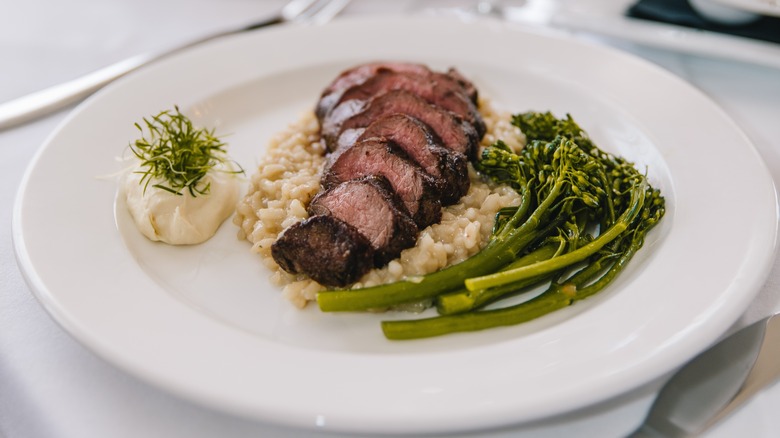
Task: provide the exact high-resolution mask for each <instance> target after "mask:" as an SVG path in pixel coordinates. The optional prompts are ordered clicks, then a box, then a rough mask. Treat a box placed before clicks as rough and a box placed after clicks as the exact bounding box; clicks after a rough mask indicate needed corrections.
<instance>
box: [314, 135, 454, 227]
mask: <svg viewBox="0 0 780 438" xmlns="http://www.w3.org/2000/svg"><path fill="white" fill-rule="evenodd" d="M369 175H381V176H383V177H385V178H387V181H388V182H389V183H390V185H391V186H392V187H393V191H395V193H397V194H398V196H399V197H400V198H401V200H402V201H403V204H404V206H405V207H406V210H407V211H408V213H409V215H410V216H411V218H412V219H413V220H414V222H415V223H416V224H417V226H418V227H419V228H420V229H422V228H425V227H427V226H428V225H431V224H434V223H436V222H439V220H441V201H440V200H439V195H438V193H437V190H436V183H435V181H434V180H433V178H432V177H431V176H430V175H428V174H426V173H425V172H423V171H422V169H421V168H420V167H419V166H417V165H416V164H415V163H413V162H411V161H409V160H408V159H406V158H404V157H403V156H402V155H401V154H399V152H398V151H397V149H395V147H394V146H393V145H392V144H391V143H390V142H388V141H386V140H383V139H366V140H362V141H360V142H357V143H355V144H354V145H352V146H351V147H348V148H345V149H342V150H339V152H338V153H334V154H331V155H330V156H329V157H328V162H327V163H326V165H325V169H324V171H323V176H322V186H323V187H324V188H325V189H326V190H327V189H329V188H331V187H334V186H335V185H337V184H340V183H342V182H344V181H349V180H352V179H357V178H362V177H365V176H369Z"/></svg>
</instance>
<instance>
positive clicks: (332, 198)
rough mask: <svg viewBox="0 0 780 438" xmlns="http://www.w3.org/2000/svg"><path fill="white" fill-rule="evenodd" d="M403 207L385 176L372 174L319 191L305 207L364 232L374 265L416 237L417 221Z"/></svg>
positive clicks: (380, 263) (400, 249) (394, 253)
mask: <svg viewBox="0 0 780 438" xmlns="http://www.w3.org/2000/svg"><path fill="white" fill-rule="evenodd" d="M369 205H370V206H371V208H364V207H365V206H369ZM361 207H363V208H361ZM404 210H405V207H404V206H403V203H402V201H401V199H400V198H399V197H398V195H397V194H396V193H395V192H393V188H392V187H391V186H390V183H389V182H388V181H387V179H386V178H384V177H381V176H373V175H372V176H367V177H364V178H360V179H356V180H351V181H345V182H343V183H341V184H338V185H336V186H334V187H332V188H330V189H329V190H326V191H323V192H320V193H319V194H317V196H315V197H314V199H312V201H311V203H310V204H309V208H308V211H309V214H310V215H312V216H314V215H328V216H333V217H336V218H338V219H341V220H342V221H344V222H346V223H348V224H350V225H352V226H353V227H354V228H355V229H356V230H358V231H359V232H360V233H361V234H363V236H365V237H366V238H367V239H368V240H369V242H371V246H372V247H373V248H374V266H376V267H381V266H384V265H385V264H387V263H388V262H389V261H390V260H393V259H395V258H397V257H398V256H399V255H400V254H401V251H403V250H404V249H406V248H410V247H412V246H414V243H415V241H416V240H417V232H418V228H417V225H415V223H414V221H413V220H412V219H411V218H410V217H409V215H408V214H407V213H406V212H405V211H404Z"/></svg>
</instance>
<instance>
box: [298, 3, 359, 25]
mask: <svg viewBox="0 0 780 438" xmlns="http://www.w3.org/2000/svg"><path fill="white" fill-rule="evenodd" d="M349 2H350V0H315V1H314V2H313V4H311V5H310V6H309V8H308V9H307V10H306V11H303V12H302V13H301V14H300V15H299V16H298V17H297V18H296V19H295V21H297V22H303V23H307V24H324V23H327V22H328V21H330V20H332V19H333V17H335V16H336V15H338V14H339V13H340V12H341V11H342V10H343V9H344V8H345V7H346V6H347V5H348V4H349Z"/></svg>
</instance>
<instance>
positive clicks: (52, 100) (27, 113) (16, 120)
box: [0, 0, 350, 131]
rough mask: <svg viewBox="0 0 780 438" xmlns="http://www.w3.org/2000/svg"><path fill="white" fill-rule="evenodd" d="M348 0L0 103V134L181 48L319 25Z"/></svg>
mask: <svg viewBox="0 0 780 438" xmlns="http://www.w3.org/2000/svg"><path fill="white" fill-rule="evenodd" d="M349 2H350V0H291V1H290V2H289V3H287V5H285V6H284V7H283V8H282V9H281V10H280V11H279V12H278V13H277V14H275V15H273V16H271V17H268V18H265V19H263V20H260V21H257V22H254V23H251V24H249V25H247V26H243V27H240V28H237V29H231V30H227V31H222V32H218V33H215V34H211V35H207V36H205V37H202V38H199V39H197V40H194V41H191V42H189V43H187V44H184V45H181V46H178V47H176V48H173V49H169V50H166V51H163V52H158V53H144V54H140V55H136V56H133V57H132V58H128V59H125V60H123V61H119V62H117V63H115V64H111V65H109V66H107V67H103V68H101V69H100V70H97V71H94V72H92V73H89V74H87V75H85V76H82V77H79V78H76V79H74V80H71V81H68V82H64V83H62V84H59V85H54V86H52V87H49V88H46V89H43V90H40V91H37V92H34V93H32V94H28V95H26V96H22V97H19V98H17V99H13V100H10V101H8V102H5V103H2V104H0V131H2V130H5V129H8V128H11V127H14V126H18V125H21V124H23V123H26V122H29V121H32V120H35V119H37V118H40V117H43V116H45V115H47V114H50V113H52V112H54V111H56V110H59V109H61V108H64V107H66V106H68V105H70V104H72V103H75V102H78V101H80V100H82V99H84V98H86V97H88V96H89V95H91V94H92V93H94V92H95V91H97V90H99V89H100V88H102V87H104V86H105V85H107V84H108V83H110V82H112V81H114V80H116V79H118V78H120V77H122V76H124V75H126V74H128V73H130V72H132V71H135V70H137V69H139V68H141V67H143V66H145V65H147V64H149V63H152V62H154V61H157V60H160V59H162V58H165V57H167V56H170V55H172V54H174V53H177V52H180V51H182V50H184V49H187V48H190V47H193V46H196V45H198V44H201V43H204V42H206V41H211V40H214V39H217V38H221V37H224V36H228V35H233V34H237V33H241V32H247V31H250V30H255V29H260V28H262V27H266V26H271V25H275V24H281V23H290V22H294V23H309V24H322V23H325V22H327V21H330V20H331V19H332V18H333V17H335V16H336V15H338V14H339V13H340V12H341V11H342V9H344V7H346V6H347V4H348V3H349Z"/></svg>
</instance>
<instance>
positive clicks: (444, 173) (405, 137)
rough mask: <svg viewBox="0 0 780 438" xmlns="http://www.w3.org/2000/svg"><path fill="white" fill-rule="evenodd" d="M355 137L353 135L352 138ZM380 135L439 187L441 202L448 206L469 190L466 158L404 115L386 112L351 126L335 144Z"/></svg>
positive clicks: (350, 142) (345, 145) (340, 144)
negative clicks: (359, 125) (365, 124)
mask: <svg viewBox="0 0 780 438" xmlns="http://www.w3.org/2000/svg"><path fill="white" fill-rule="evenodd" d="M355 137H357V138H355ZM373 137H378V138H384V139H386V140H388V141H390V142H392V143H393V144H394V145H396V146H397V147H398V148H399V149H401V150H403V151H404V153H406V155H407V156H408V157H409V159H411V160H412V161H414V162H415V163H417V164H418V165H419V166H420V167H421V168H422V169H423V170H424V171H425V172H426V173H427V174H428V175H431V176H432V177H433V179H434V180H435V182H436V187H437V188H438V189H439V192H440V198H441V203H442V205H451V204H454V203H456V202H458V200H459V199H460V198H461V197H462V196H463V195H465V194H466V192H468V190H469V186H470V181H469V178H468V158H466V156H465V155H463V154H461V153H459V152H455V151H453V150H450V149H447V148H445V147H443V146H441V145H440V144H439V143H438V142H437V141H436V140H435V138H434V135H433V134H432V133H431V131H430V129H429V128H428V126H426V125H425V124H423V123H422V122H420V121H419V120H417V119H415V118H413V117H409V116H407V115H406V114H390V115H387V116H384V117H381V118H379V119H377V120H375V121H374V122H373V123H371V124H370V125H368V127H366V128H365V129H354V130H353V129H351V130H348V131H345V132H343V133H342V135H341V136H340V137H339V141H338V144H339V146H338V147H348V146H349V145H351V144H353V143H355V142H356V141H360V140H365V139H368V138H373Z"/></svg>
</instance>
